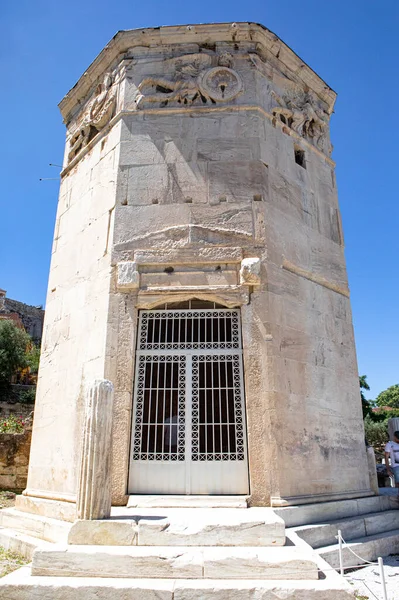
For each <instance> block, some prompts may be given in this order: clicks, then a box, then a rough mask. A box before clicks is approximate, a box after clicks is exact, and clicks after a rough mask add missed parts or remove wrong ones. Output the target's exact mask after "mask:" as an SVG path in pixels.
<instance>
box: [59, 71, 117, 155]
mask: <svg viewBox="0 0 399 600" xmlns="http://www.w3.org/2000/svg"><path fill="white" fill-rule="evenodd" d="M115 103H116V86H115V85H114V78H113V76H112V75H111V74H110V73H106V74H105V76H104V79H103V82H102V83H100V84H99V85H98V86H97V88H96V91H95V92H94V96H93V98H92V99H91V100H90V101H89V102H88V104H87V107H86V109H85V110H84V112H83V115H82V118H81V121H80V123H79V125H78V128H77V130H76V131H75V133H74V134H73V135H72V137H71V140H70V143H69V152H68V162H70V161H71V160H73V159H74V158H75V156H76V155H77V154H78V152H80V151H81V150H82V149H83V148H84V147H85V146H87V144H88V143H89V142H90V140H92V139H93V137H94V136H95V135H96V134H97V133H98V132H99V131H100V130H101V129H102V128H103V127H105V125H106V124H107V123H108V122H109V120H110V119H111V117H112V114H113V112H114V108H115Z"/></svg>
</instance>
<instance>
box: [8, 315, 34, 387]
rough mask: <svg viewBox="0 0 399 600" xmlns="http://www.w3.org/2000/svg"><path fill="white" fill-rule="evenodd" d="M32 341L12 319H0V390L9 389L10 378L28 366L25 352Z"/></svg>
mask: <svg viewBox="0 0 399 600" xmlns="http://www.w3.org/2000/svg"><path fill="white" fill-rule="evenodd" d="M31 344H32V341H31V338H30V336H29V335H28V334H27V333H26V331H25V330H24V329H20V328H19V327H17V325H15V323H14V322H13V321H10V320H8V319H7V320H6V319H2V320H0V391H1V392H3V393H4V392H5V391H8V390H9V389H10V385H11V378H12V377H13V375H16V374H17V372H18V371H19V370H20V369H24V368H26V367H27V366H28V361H27V357H26V353H27V350H28V348H30V347H31Z"/></svg>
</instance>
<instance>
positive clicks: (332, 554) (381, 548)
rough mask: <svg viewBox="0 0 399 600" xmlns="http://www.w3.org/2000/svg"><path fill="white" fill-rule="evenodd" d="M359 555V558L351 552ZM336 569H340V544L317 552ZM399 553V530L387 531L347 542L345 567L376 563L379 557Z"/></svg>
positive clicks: (345, 546)
mask: <svg viewBox="0 0 399 600" xmlns="http://www.w3.org/2000/svg"><path fill="white" fill-rule="evenodd" d="M345 541H346V540H345ZM351 550H353V552H355V553H356V554H358V555H359V557H361V558H358V557H356V556H354V555H353V553H352V552H351ZM315 552H317V554H319V556H321V557H322V558H323V559H324V560H325V561H326V562H327V563H328V564H329V565H331V566H332V567H334V569H338V568H339V551H338V543H336V544H331V545H330V546H325V547H323V548H318V549H317V550H315ZM398 552H399V529H394V530H391V531H385V532H384V533H379V534H375V535H369V536H366V537H360V538H356V539H353V540H351V541H350V542H347V544H344V547H343V552H342V556H343V564H344V567H350V566H356V565H362V564H364V563H365V562H366V561H376V560H377V558H378V557H379V556H388V555H389V554H396V553H398Z"/></svg>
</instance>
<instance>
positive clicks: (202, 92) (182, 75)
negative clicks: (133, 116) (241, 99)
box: [136, 52, 242, 108]
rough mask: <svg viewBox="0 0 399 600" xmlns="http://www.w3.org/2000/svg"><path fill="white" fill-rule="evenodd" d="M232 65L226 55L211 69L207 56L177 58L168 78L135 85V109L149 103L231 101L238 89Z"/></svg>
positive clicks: (210, 61) (210, 58)
mask: <svg viewBox="0 0 399 600" xmlns="http://www.w3.org/2000/svg"><path fill="white" fill-rule="evenodd" d="M232 63H233V57H232V56H231V54H229V53H227V52H224V53H222V54H221V55H220V56H219V58H218V65H219V66H218V67H214V68H213V69H212V68H210V67H211V65H212V57H211V56H210V55H209V54H187V55H185V56H181V57H180V58H177V59H175V61H174V64H173V66H174V74H173V76H172V77H171V78H170V79H167V78H162V77H147V78H146V79H144V80H143V81H142V82H141V83H140V84H139V86H138V89H139V92H140V93H139V96H138V98H137V99H136V104H137V108H144V107H145V106H147V105H148V104H150V105H151V104H153V103H158V104H160V105H161V106H167V105H168V104H171V103H177V104H186V105H191V104H206V103H207V102H212V103H213V104H215V103H216V101H226V100H231V99H232V98H234V97H235V96H236V95H237V94H238V93H239V92H240V91H241V89H242V84H241V79H240V78H239V75H238V74H237V73H235V71H233V70H232V69H231V66H232ZM154 92H155V93H154Z"/></svg>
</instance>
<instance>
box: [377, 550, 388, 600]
mask: <svg viewBox="0 0 399 600" xmlns="http://www.w3.org/2000/svg"><path fill="white" fill-rule="evenodd" d="M378 566H379V568H380V575H381V583H382V597H383V600H388V596H387V587H386V584H385V576H384V563H383V561H382V558H381V556H379V557H378Z"/></svg>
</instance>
